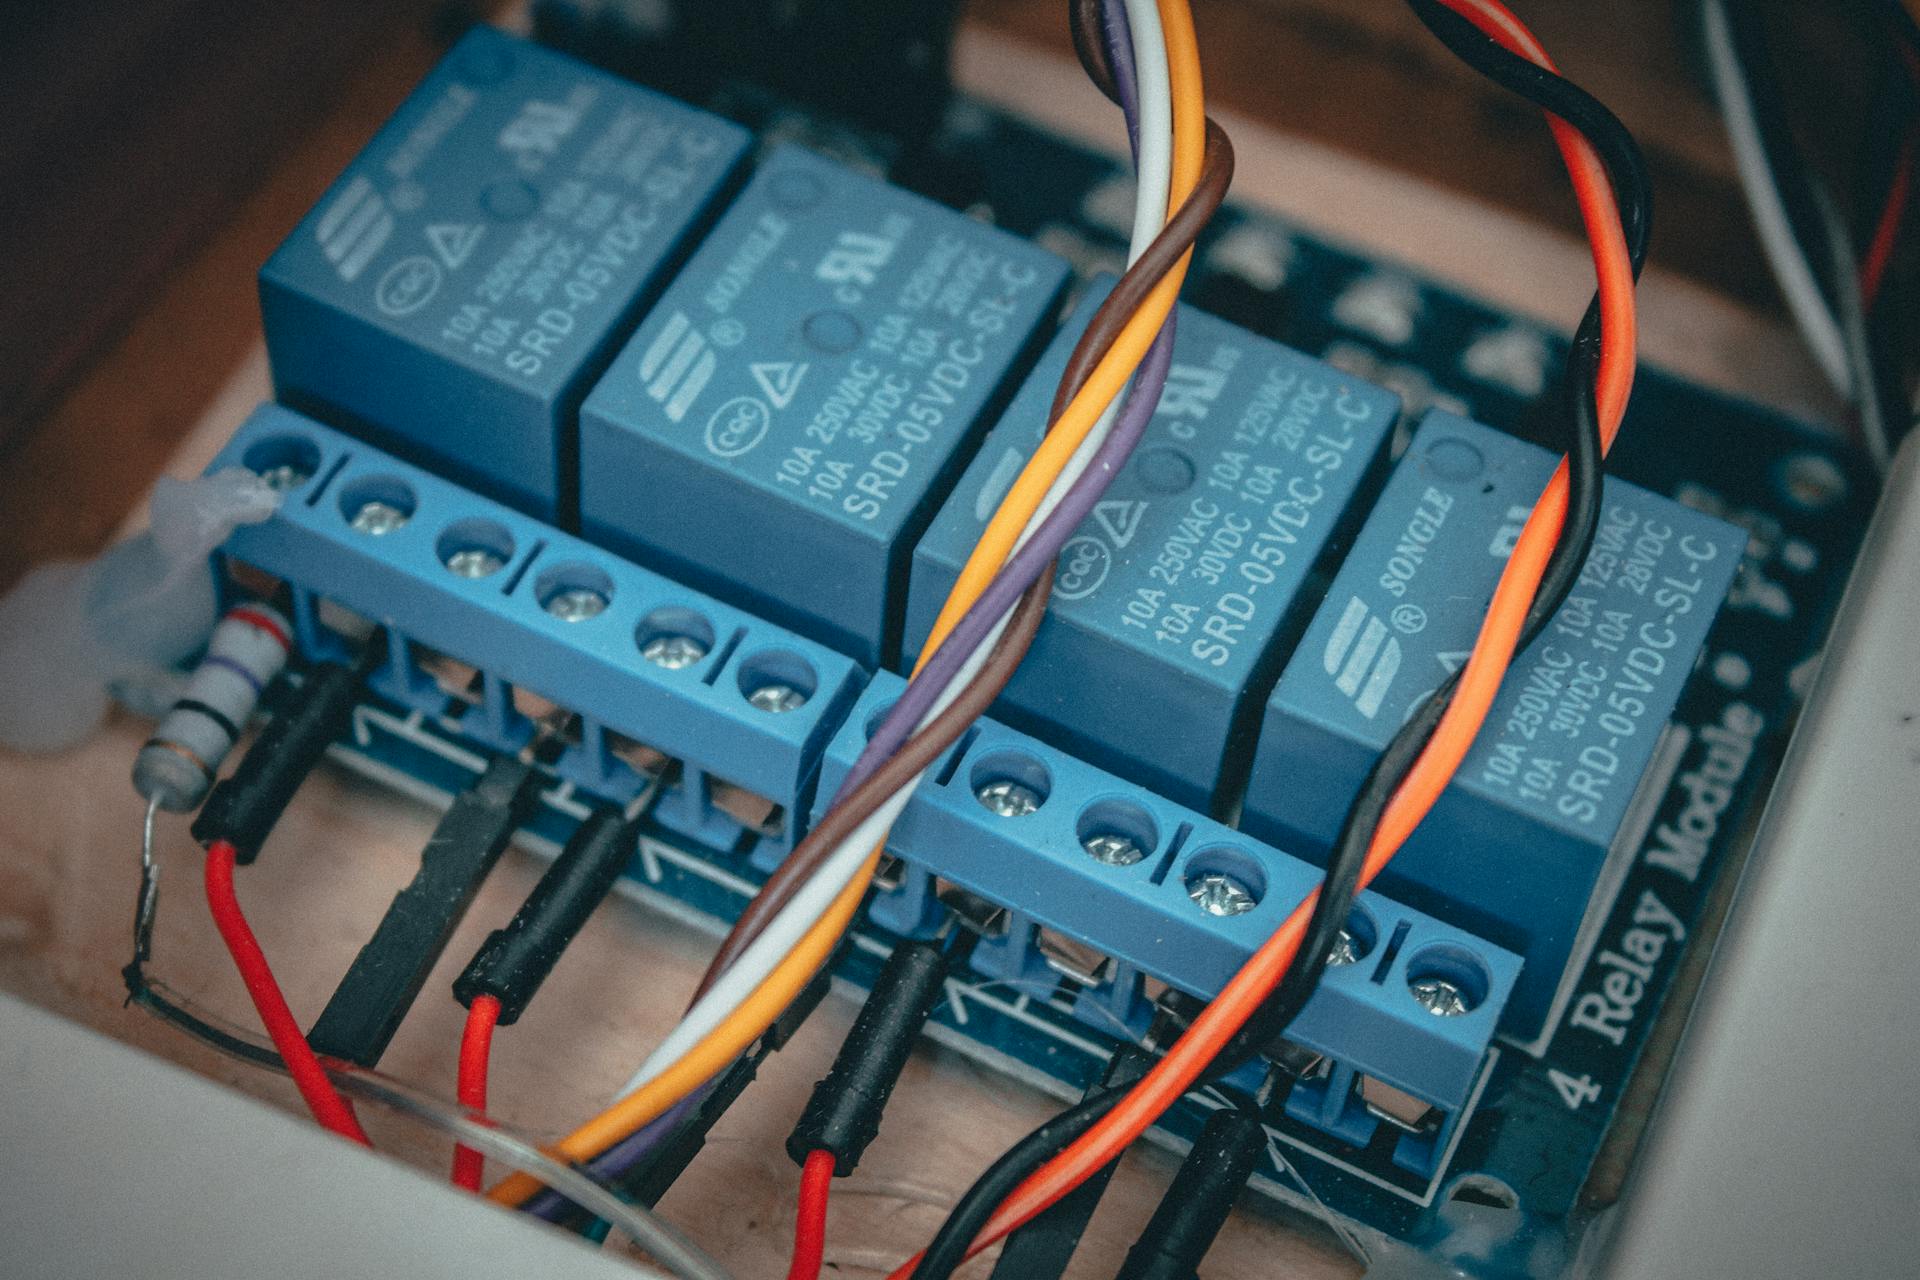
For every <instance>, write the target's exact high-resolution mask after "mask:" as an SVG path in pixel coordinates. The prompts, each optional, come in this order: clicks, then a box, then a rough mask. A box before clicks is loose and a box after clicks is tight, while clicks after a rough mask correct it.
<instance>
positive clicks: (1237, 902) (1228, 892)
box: [1187, 871, 1259, 916]
mask: <svg viewBox="0 0 1920 1280" xmlns="http://www.w3.org/2000/svg"><path fill="white" fill-rule="evenodd" d="M1187 896H1188V897H1189V898H1192V899H1193V900H1194V901H1195V902H1196V903H1198V904H1199V906H1200V909H1201V910H1202V911H1204V912H1206V913H1207V914H1208V915H1210V916H1238V915H1245V914H1246V913H1247V912H1249V911H1251V910H1253V909H1254V907H1255V906H1257V905H1259V903H1258V899H1256V898H1255V897H1254V896H1253V892H1252V890H1250V889H1248V888H1247V886H1246V885H1244V884H1241V883H1240V882H1239V881H1238V880H1236V879H1234V878H1233V877H1232V876H1230V875H1228V874H1226V873H1225V872H1224V871H1209V872H1207V873H1206V874H1205V875H1200V876H1195V877H1194V878H1193V879H1191V880H1189V881H1187Z"/></svg>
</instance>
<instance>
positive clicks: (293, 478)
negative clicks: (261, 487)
mask: <svg viewBox="0 0 1920 1280" xmlns="http://www.w3.org/2000/svg"><path fill="white" fill-rule="evenodd" d="M311 479H313V475H312V473H310V472H309V471H307V469H306V468H305V467H302V466H300V465H298V464H297V463H292V462H283V463H281V464H280V465H279V466H277V467H268V468H267V469H266V470H265V471H262V472H260V480H261V482H262V483H264V484H265V485H266V486H267V488H269V489H271V490H273V491H274V492H275V493H286V492H287V491H288V490H290V489H298V488H299V487H300V486H301V485H303V484H305V483H306V482H307V481H309V480H311Z"/></svg>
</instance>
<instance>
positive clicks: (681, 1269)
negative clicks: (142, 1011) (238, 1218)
mask: <svg viewBox="0 0 1920 1280" xmlns="http://www.w3.org/2000/svg"><path fill="white" fill-rule="evenodd" d="M154 807H155V806H153V805H149V806H148V808H147V814H146V820H145V821H144V822H143V823H142V824H141V831H140V866H141V882H140V884H141V892H140V909H139V911H138V913H137V914H136V917H135V924H134V946H135V948H136V949H137V950H139V951H140V952H141V956H142V959H144V958H145V952H146V949H147V944H148V942H149V940H150V938H151V937H152V930H153V905H154V903H155V901H157V895H158V887H159V868H158V865H157V864H156V863H155V862H154V859H153V820H154ZM147 985H148V986H149V987H150V988H152V989H153V990H154V991H156V992H159V993H160V994H162V995H164V996H165V997H166V998H167V999H168V1000H169V1001H170V1002H171V1003H173V1004H175V1005H177V1006H178V1007H179V1008H181V1009H182V1010H185V1011H187V1012H189V1013H191V1014H192V1015H193V1016H194V1017H196V1018H198V1019H200V1020H201V1021H202V1022H204V1023H206V1024H207V1025H209V1026H210V1027H213V1028H216V1029H217V1030H219V1031H221V1032H223V1033H224V1034H225V1035H227V1036H228V1037H230V1038H231V1041H232V1043H230V1044H222V1043H220V1042H219V1041H217V1040H211V1039H203V1040H202V1043H204V1044H208V1045H211V1046H212V1047H214V1048H216V1049H219V1050H220V1051H221V1052H223V1053H225V1054H227V1055H228V1056H229V1057H231V1058H233V1059H234V1061H236V1062H244V1063H246V1064H247V1065H249V1066H252V1067H258V1068H260V1069H262V1070H271V1069H272V1068H271V1067H269V1066H268V1063H277V1062H278V1061H279V1055H278V1054H277V1053H276V1052H275V1050H274V1048H273V1046H272V1044H271V1043H269V1042H268V1041H266V1040H265V1039H263V1038H261V1037H260V1036H259V1035H257V1034H255V1033H254V1032H252V1031H250V1030H248V1029H246V1028H245V1027H242V1026H239V1025H238V1024H237V1023H234V1022H231V1021H229V1020H228V1019H226V1018H223V1017H221V1016H220V1015H219V1014H217V1013H211V1012H209V1011H207V1010H204V1009H199V1008H196V1007H195V1006H194V1005H193V1004H192V1002H191V1001H189V1000H187V999H186V998H185V997H183V996H182V995H181V994H180V993H179V992H177V991H174V990H171V989H169V988H168V987H167V986H166V984H164V983H162V982H159V981H156V980H148V983H147ZM239 1046H245V1047H248V1048H252V1049H254V1050H255V1051H256V1052H255V1055H248V1054H247V1053H245V1052H244V1051H241V1050H240V1049H239ZM320 1065H321V1066H322V1067H323V1068H324V1069H325V1070H326V1073H327V1076H328V1078H330V1079H331V1080H332V1081H333V1082H334V1083H335V1084H337V1085H339V1086H340V1088H341V1089H342V1090H344V1091H345V1092H346V1093H348V1094H351V1095H352V1096H354V1097H356V1098H360V1099H362V1100H365V1101H368V1102H373V1103H377V1104H379V1105H380V1106H383V1107H386V1108H387V1109H388V1110H390V1111H395V1112H398V1113H399V1114H401V1115H404V1116H409V1117H411V1118H413V1119H414V1120H417V1121H420V1122H421V1123H424V1124H426V1125H429V1126H431V1127H432V1128H435V1129H439V1130H441V1131H442V1132H445V1133H448V1134H451V1135H452V1136H453V1137H454V1138H455V1139H456V1140H457V1141H459V1142H462V1143H464V1144H466V1145H467V1146H469V1147H472V1148H474V1149H475V1150H477V1151H481V1152H483V1153H485V1154H486V1155H489V1156H491V1157H493V1158H494V1159H495V1160H498V1161H499V1162H500V1163H501V1164H504V1165H508V1166H510V1167H511V1168H514V1169H517V1170H519V1171H521V1172H523V1173H528V1174H531V1175H533V1176H534V1177H536V1178H538V1179H540V1181H542V1182H544V1183H546V1184H547V1185H548V1186H550V1187H552V1188H553V1189H554V1190H556V1191H558V1192H561V1193H562V1194H564V1195H565V1196H566V1197H567V1198H568V1199H569V1200H572V1201H573V1202H574V1203H575V1204H577V1205H580V1206H581V1207H582V1208H584V1209H586V1210H588V1211H589V1212H591V1213H593V1214H594V1215H596V1216H597V1217H600V1218H604V1219H605V1220H606V1221H608V1222H610V1223H612V1224H613V1226H614V1227H615V1228H616V1229H618V1230H619V1231H622V1232H624V1233H625V1234H626V1235H627V1236H628V1238H630V1239H631V1240H632V1241H633V1242H634V1244H636V1245H638V1246H639V1247H640V1248H641V1249H642V1250H644V1251H645V1252H646V1253H648V1254H650V1255H651V1256H652V1257H653V1258H654V1259H655V1260H656V1261H658V1262H659V1263H660V1264H661V1265H662V1266H664V1267H665V1268H666V1269H667V1270H668V1271H671V1272H672V1273H673V1274H674V1275H675V1276H678V1277H679V1278H680V1280H733V1277H732V1274H731V1273H730V1272H728V1271H727V1269H726V1268H725V1267H723V1266H721V1265H720V1264H719V1263H718V1262H716V1261H715V1260H714V1259H713V1258H712V1257H711V1256H710V1255H709V1254H708V1253H707V1252H706V1251H705V1250H703V1249H701V1248H700V1246H699V1245H697V1244H695V1243H694V1242H693V1241H692V1240H690V1239H688V1238H687V1237H686V1236H685V1235H683V1234H682V1233H681V1232H680V1230H679V1229H678V1228H677V1227H675V1226H673V1225H672V1224H671V1223H669V1222H667V1221H666V1220H665V1219H663V1218H661V1217H659V1216H658V1215H657V1214H655V1213H654V1212H653V1211H652V1210H650V1209H647V1208H645V1207H644V1206H642V1205H637V1204H631V1203H629V1202H627V1201H625V1200H622V1199H621V1198H620V1197H619V1196H617V1195H615V1194H614V1193H613V1192H612V1191H610V1190H608V1189H607V1188H606V1187H604V1186H602V1185H601V1184H600V1183H598V1182H596V1181H594V1180H593V1179H592V1178H590V1177H588V1176H587V1175H586V1174H584V1173H582V1172H580V1170H578V1169H576V1168H574V1167H573V1166H572V1165H569V1164H563V1163H561V1162H560V1161H558V1160H555V1159H554V1158H553V1157H552V1156H550V1155H548V1154H547V1153H546V1152H544V1151H542V1150H541V1149H540V1144H539V1142H538V1140H537V1139H534V1138H532V1137H529V1136H527V1135H525V1134H523V1133H521V1132H519V1131H517V1130H514V1129H512V1128H510V1127H508V1126H505V1125H502V1124H501V1123H500V1122H498V1121H496V1120H493V1119H491V1118H489V1117H488V1116H486V1115H485V1114H483V1113H480V1112H474V1111H469V1110H468V1109H467V1108H465V1107H463V1106H461V1105H460V1104H458V1103H455V1102H449V1101H447V1100H446V1099H444V1098H441V1097H438V1096H436V1095H434V1094H431V1093H428V1092H426V1091H425V1090H422V1089H418V1088H415V1087H414V1086H412V1085H410V1084H406V1083H404V1082H402V1081H399V1080H396V1079H394V1078H393V1077H392V1076H389V1075H386V1074H384V1073H382V1072H379V1071H375V1070H373V1069H372V1068H370V1067H361V1066H356V1065H354V1064H351V1063H346V1062H338V1061H335V1060H333V1059H331V1058H322V1059H320Z"/></svg>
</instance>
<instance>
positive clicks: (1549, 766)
mask: <svg viewBox="0 0 1920 1280" xmlns="http://www.w3.org/2000/svg"><path fill="white" fill-rule="evenodd" d="M1554 461H1555V460H1554V458H1553V456H1552V455H1551V454H1549V453H1547V452H1546V451H1545V450H1543V449H1539V448H1536V447H1535V446H1533V445H1530V444H1527V443H1525V442H1523V441H1520V440H1516V439H1514V438H1513V437H1511V436H1508V435H1506V434H1504V433H1502V432H1499V431H1495V430H1493V429H1492V428H1490V427H1484V426H1481V425H1479V424H1478V423H1473V422H1468V421H1465V420H1463V419H1461V418H1457V417H1454V416H1453V415H1451V414H1447V413H1444V412H1440V411H1434V412H1432V413H1429V414H1428V415H1427V416H1426V417H1425V418H1424V419H1423V420H1422V422H1421V425H1420V428H1419V430H1418V431H1417V432H1416V433H1415V434H1414V437H1413V441H1412V444H1411V445H1410V446H1409V448H1408V451H1407V454H1406V456H1405V457H1404V458H1403V459H1402V460H1401V462H1400V464H1399V466H1398V467H1397V468H1396V470H1395V472H1394V475H1393V477H1392V479H1391V480H1390V481H1389V482H1388V484H1387V486H1386V489H1385V492H1384V493H1383V494H1382V496H1381V499H1380V502H1379V504H1378V505H1377V506H1376V507H1375V509H1374V512H1373V514H1372V516H1371V517H1369V519H1368V521H1367V524H1366V526H1365V528H1364V529H1362V531H1361V532H1360V534H1359V536H1358V538H1357V539H1356V540H1355V542H1354V546H1353V550H1352V551H1351V552H1350V553H1349V554H1348V556H1347V558H1346V561H1345V563H1344V564H1343V566H1342V567H1341V569H1340V572H1339V574H1338V575H1337V576H1336V577H1335V578H1334V581H1333V586H1332V588H1331V589H1330V590H1329V592H1328V593H1327V597H1326V602H1325V603H1324V604H1323V605H1322V606H1321V608H1320V611H1319V613H1318V614H1317V615H1316V616H1315V618H1314V620H1313V622H1312V624H1311V625H1310V626H1309V627H1308V629H1307V632H1306V634H1305V636H1304V637H1303V638H1302V640H1301V643H1300V646H1299V648H1298V649H1297V650H1296V652H1295V655H1294V657H1293V659H1292V661H1290V662H1289V664H1288V665H1287V668H1286V671H1285V672H1284V674H1283V675H1282V676H1281V678H1280V683H1279V685H1278V686H1277V687H1276V688H1275V690H1274V693H1273V697H1272V699H1271V700H1270V701H1269V702H1268V704H1267V709H1266V718H1265V723H1264V724H1263V725H1262V727H1261V733H1260V744H1259V748H1258V751H1257V753H1256V755H1255V759H1254V765H1253V775H1252V778H1251V781H1250V783H1249V786H1248V789H1247V795H1246V808H1245V825H1246V826H1247V828H1248V829H1249V830H1252V831H1256V832H1259V833H1262V834H1265V835H1267V836H1268V837H1269V838H1271V839H1274V840H1276V841H1279V842H1281V843H1283V844H1284V845H1285V846H1286V847H1288V848H1290V849H1296V850H1299V851H1300V852H1302V853H1306V854H1310V855H1311V856H1314V857H1319V858H1324V857H1325V856H1326V853H1327V851H1328V849H1329V847H1330V846H1331V844H1332V842H1333V840H1334V838H1335V836H1336V835H1337V834H1338V831H1339V828H1340V823H1341V819H1342V818H1343V817H1344V815H1345V813H1346V811H1347V808H1348V806H1349V804H1350V803H1351V802H1352V800H1353V798H1354V795H1355V794H1356V793H1357V792H1358V790H1359V788H1360V784H1361V781H1362V779H1363V778H1364V777H1365V775H1366V772H1367V770H1368V769H1369V768H1370V767H1371V766H1372V763H1373V761H1374V759H1375V758H1376V757H1377V756H1378V754H1379V753H1380V751H1381V750H1382V749H1383V748H1384V747H1385V745H1386V743H1387V740H1388V739H1389V738H1390V737H1391V736H1392V735H1393V732H1394V730H1395V729H1397V728H1398V727H1399V725H1400V724H1401V722H1402V721H1403V720H1405V718H1406V716H1407V715H1408V714H1409V712H1410V711H1411V710H1412V708H1413V707H1414V705H1415V704H1416V702H1417V701H1418V700H1420V699H1422V698H1424V697H1425V696H1426V695H1427V694H1428V693H1429V692H1431V691H1432V690H1433V689H1434V687H1435V686H1437V685H1438V684H1439V683H1440V681H1441V680H1442V679H1443V678H1445V676H1446V674H1447V672H1449V671H1450V670H1452V669H1453V668H1454V667H1457V666H1458V665H1459V664H1460V663H1461V662H1462V661H1464V660H1465V658H1466V655H1467V652H1468V651H1469V650H1470V649H1471V648H1472V646H1473V640H1474V635H1475V633H1476V632H1477V631H1478V629H1479V626H1480V621H1481V618H1482V616H1483V612H1484V609H1485V605H1486V601H1487V600H1488V599H1489V598H1490V596H1491V594H1492V591H1493V586H1494V583H1495V582H1496V581H1497V580H1498V578H1499V575H1500V570H1501V568H1502V566H1503V564H1504V562H1505V559H1506V556H1507V554H1508V553H1509V552H1510V551H1511V550H1512V548H1513V543H1514V539H1515V538H1516V537H1517V536H1518V534H1519V531H1520V526H1521V524H1522V522H1524V521H1525V519H1526V517H1527V513H1528V511H1529V509H1530V508H1531V507H1532V506H1533V502H1534V499H1535V497H1536V496H1538V494H1539V492H1540V490H1541V488H1542V487H1543V486H1544V485H1545V483H1546V481H1547V478H1548V476H1549V475H1550V474H1551V473H1552V471H1553V467H1554ZM1745 544H1746V535H1745V534H1743V533H1742V532H1741V531H1739V530H1738V529H1735V528H1734V527H1733V526H1731V525H1729V524H1726V523H1725V522H1723V521H1720V520H1717V519H1714V518H1713V517H1711V516H1707V515H1703V514H1701V513H1699V512H1696V511H1693V510H1690V509H1688V508H1686V507H1683V506H1680V505H1679V504H1678V503H1675V502H1671V501H1669V500H1668V499H1666V498H1662V497H1659V496H1658V495H1655V494H1652V493H1648V492H1647V491H1645V490H1643V489H1640V488H1637V487H1635V486H1633V485H1631V484H1627V483H1626V482H1624V481H1621V480H1615V479H1609V480H1608V481H1607V482H1606V491H1605V506H1604V509H1603V513H1602V515H1601V519H1600V527H1599V533H1598V535H1597V537H1596V538H1595V541H1594V546H1593V551H1592V553H1591V554H1590V555H1589V556H1588V558H1587V563H1586V567H1585V570H1584V572H1583V573H1582V575H1581V578H1580V581H1579V584H1578V585H1577V586H1576V587H1575V588H1574V591H1573V594H1572V595H1571V596H1570V597H1569V598H1568V600H1567V602H1566V604H1565V605H1563V606H1562V607H1561V610H1560V612H1559V613H1558V614H1557V615H1556V616H1555V618H1554V621H1553V622H1552V624H1551V625H1550V626H1549V628H1548V629H1547V631H1546V632H1545V633H1544V634H1543V635H1542V636H1541V637H1540V638H1539V639H1538V640H1536V641H1535V642H1534V643H1533V644H1532V645H1531V646H1529V647H1528V648H1527V649H1525V650H1524V651H1522V652H1521V653H1520V655H1519V656H1518V657H1517V658H1516V659H1515V660H1514V663H1513V665H1512V668H1511V669H1510V670H1509V672H1508V673H1507V677H1506V681H1505V683H1504V684H1503V685H1502V686H1501V690H1500V693H1499V696H1498V697H1497V698H1496V699H1495V701H1494V704H1493V708H1492V710H1491V712H1490V714H1489V716H1488V720H1487V725H1486V728H1484V729H1483V730H1482V731H1481V733H1480V736H1479V737H1478V738H1477V739H1476V740H1475V742H1474V744H1473V747H1472V749H1471V750H1470V751H1469V752H1468V753H1467V757H1466V759H1465V761H1464V762H1463V763H1462V764H1461V766H1460V770H1459V773H1458V775H1457V776H1456V777H1455V780H1454V782H1453V785H1452V786H1450V787H1449V788H1448V789H1447V791H1446V793H1445V794H1444V795H1443V796H1442V797H1441V798H1440V800H1439V802H1438V803H1437V804H1436V805H1435V806H1434V809H1433V812H1432V813H1431V814H1429V815H1428V817H1427V819H1426V821H1425V822H1423V823H1422V824H1421V825H1420V827H1419V828H1418V829H1417V830H1416V831H1415V832H1414V834H1413V836H1412V837H1411V838H1410V839H1409V840H1408V841H1407V843H1406V845H1405V847H1404V848H1402V849H1401V851H1400V853H1399V855H1398V856H1397V857H1395V859H1394V860H1393V862H1392V863H1391V864H1390V865H1389V866H1388V868H1387V870H1386V871H1385V873H1383V875H1382V876H1381V878H1380V881H1379V887H1380V888H1381V889H1383V890H1384V891H1386V892H1388V893H1390V894H1393V895H1394V896H1396V897H1397V898H1398V899H1399V900H1401V901H1403V902H1406V903H1407V904H1408V905H1410V906H1415V907H1418V908H1420V909H1421V910H1424V911H1428V912H1430V913H1432V914H1434V915H1436V916H1439V917H1440V918H1441V919H1443V920H1448V921H1450V922H1452V923H1454V924H1456V925H1459V926H1460V927H1462V928H1465V929H1471V930H1472V931H1474V932H1475V933H1477V934H1479V935H1480V936H1482V937H1485V938H1489V939H1491V940H1493V941H1495V942H1498V943H1500V944H1501V945H1503V946H1506V947H1508V948H1510V949H1512V950H1514V951H1518V952H1520V953H1521V954H1522V955H1524V956H1525V957H1526V969H1525V972H1524V973H1523V974H1522V975H1521V979H1520V985H1519V986H1518V987H1517V988H1516V990H1515V992H1514V998H1513V1002H1512V1003H1511V1004H1510V1005H1509V1006H1508V1011H1507V1022H1506V1023H1505V1024H1504V1030H1506V1031H1507V1032H1509V1033H1511V1034H1515V1035H1519V1036H1521V1037H1531V1036H1533V1035H1534V1034H1536V1033H1537V1032H1538V1031H1540V1030H1541V1028H1542V1026H1543V1024H1545V1023H1546V1021H1547V1020H1548V1016H1549V1013H1550V1010H1551V1008H1552V1006H1553V1003H1554V993H1555V990H1556V988H1557V987H1558V986H1559V983H1560V979H1561V974H1562V971H1563V970H1564V969H1565V968H1566V965H1567V961H1568V959H1569V956H1570V954H1571V952H1572V949H1573V946H1574V941H1575V937H1576V935H1577V933H1578V931H1579V928H1580V923H1581V920H1582V917H1583V916H1584V915H1585V913H1586V911H1587V908H1588V903H1589V900H1590V899H1592V898H1593V897H1594V895H1595V891H1596V887H1597V886H1599V885H1601V884H1602V883H1603V875H1602V872H1603V869H1604V868H1605V867H1606V866H1607V864H1608V855H1609V851H1610V850H1611V849H1612V848H1613V846H1614V845H1615V843H1616V839H1617V837H1619V835H1620V834H1621V832H1622V828H1623V827H1626V828H1627V829H1628V834H1629V838H1632V836H1633V828H1632V824H1629V823H1627V816H1628V811H1629V808H1630V806H1631V802H1632V801H1633V799H1634V795H1635V791H1636V788H1637V786H1638V784H1639V781H1640V778H1641V776H1642V774H1643V773H1645V772H1646V770H1647V768H1648V765H1649V763H1650V762H1651V761H1652V759H1653V757H1654V752H1655V745H1656V743H1657V742H1658V741H1659V739H1660V737H1661V734H1662V731H1663V729H1664V727H1665V725H1666V722H1667V717H1668V716H1669V715H1671V714H1672V711H1673V707H1674V704H1675V702H1676V701H1677V700H1678V699H1679V696H1680V691H1681V688H1682V686H1683V685H1684V684H1685V682H1686V680H1687V677H1688V675H1689V673H1690V672H1691V671H1692V669H1693V666H1694V662H1695V660H1696V659H1697V657H1698V656H1699V654H1700V651H1701V648H1702V646H1703V645H1704V643H1705V640H1706V636H1707V630H1708V627H1709V626H1710V625H1711V623H1712V621H1713V618H1714V615H1715V614H1716V613H1717V612H1718V610H1719V607H1720V604H1721V601H1722V600H1723V599H1724V597H1725V595H1726V592H1727V589H1728V587H1729V585H1730V584H1731V582H1732V579H1733V573H1734V570H1735V568H1736V567H1737V566H1738V565H1739V563H1740V557H1741V554H1742V551H1743V549H1744V547H1745ZM1632 852H1633V851H1632V850H1630V849H1629V850H1624V851H1623V853H1624V855H1625V856H1627V857H1631V855H1632Z"/></svg>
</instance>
